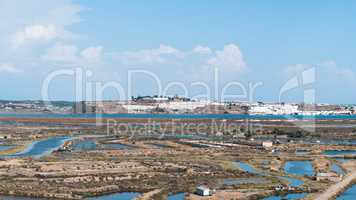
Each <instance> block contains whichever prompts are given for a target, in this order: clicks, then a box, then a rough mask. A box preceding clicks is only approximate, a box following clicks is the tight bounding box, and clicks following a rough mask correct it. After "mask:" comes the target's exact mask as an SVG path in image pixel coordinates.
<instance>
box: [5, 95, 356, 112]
mask: <svg viewBox="0 0 356 200" xmlns="http://www.w3.org/2000/svg"><path fill="white" fill-rule="evenodd" d="M0 113H59V114H71V113H76V114H83V113H107V114H119V113H158V114H159V113H161V114H250V115H353V114H356V113H355V106H354V105H336V104H304V103H266V102H252V103H249V102H233V101H230V102H216V101H206V100H205V101H203V100H194V99H190V98H185V97H178V96H173V97H163V96H138V97H132V98H131V99H130V100H128V101H80V102H65V101H54V102H43V101H0Z"/></svg>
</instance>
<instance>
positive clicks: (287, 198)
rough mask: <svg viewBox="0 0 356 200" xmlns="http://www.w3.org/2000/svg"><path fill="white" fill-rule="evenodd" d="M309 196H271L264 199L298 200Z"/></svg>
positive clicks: (304, 194) (305, 194) (300, 194)
mask: <svg viewBox="0 0 356 200" xmlns="http://www.w3.org/2000/svg"><path fill="white" fill-rule="evenodd" d="M306 196H307V193H297V194H287V195H285V196H271V197H267V198H264V200H296V199H302V198H304V197H306Z"/></svg>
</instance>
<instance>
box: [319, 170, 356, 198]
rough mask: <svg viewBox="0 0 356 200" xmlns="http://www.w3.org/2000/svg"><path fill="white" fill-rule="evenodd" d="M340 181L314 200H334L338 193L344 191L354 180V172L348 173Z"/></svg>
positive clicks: (355, 177) (355, 172)
mask: <svg viewBox="0 0 356 200" xmlns="http://www.w3.org/2000/svg"><path fill="white" fill-rule="evenodd" d="M345 177H346V178H344V179H343V180H342V181H340V182H338V183H336V184H334V185H332V186H330V187H329V188H328V189H327V190H325V191H324V192H323V193H322V194H320V195H319V196H318V197H317V198H316V200H329V199H334V198H335V197H336V196H337V195H338V194H339V193H340V192H342V191H344V190H345V189H346V188H347V187H348V186H350V184H351V183H352V182H353V181H355V180H356V171H353V172H352V173H349V174H347V175H346V176H345Z"/></svg>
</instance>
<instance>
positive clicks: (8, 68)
mask: <svg viewBox="0 0 356 200" xmlns="http://www.w3.org/2000/svg"><path fill="white" fill-rule="evenodd" d="M0 72H7V73H18V72H22V71H21V70H19V69H17V68H16V67H15V66H14V65H13V64H10V63H3V64H0Z"/></svg>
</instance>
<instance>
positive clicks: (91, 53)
mask: <svg viewBox="0 0 356 200" xmlns="http://www.w3.org/2000/svg"><path fill="white" fill-rule="evenodd" d="M102 51H103V47H102V46H97V47H88V48H86V49H84V50H83V51H82V52H80V56H81V58H82V59H83V60H84V61H85V62H89V63H95V62H98V61H100V59H101V54H102Z"/></svg>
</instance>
